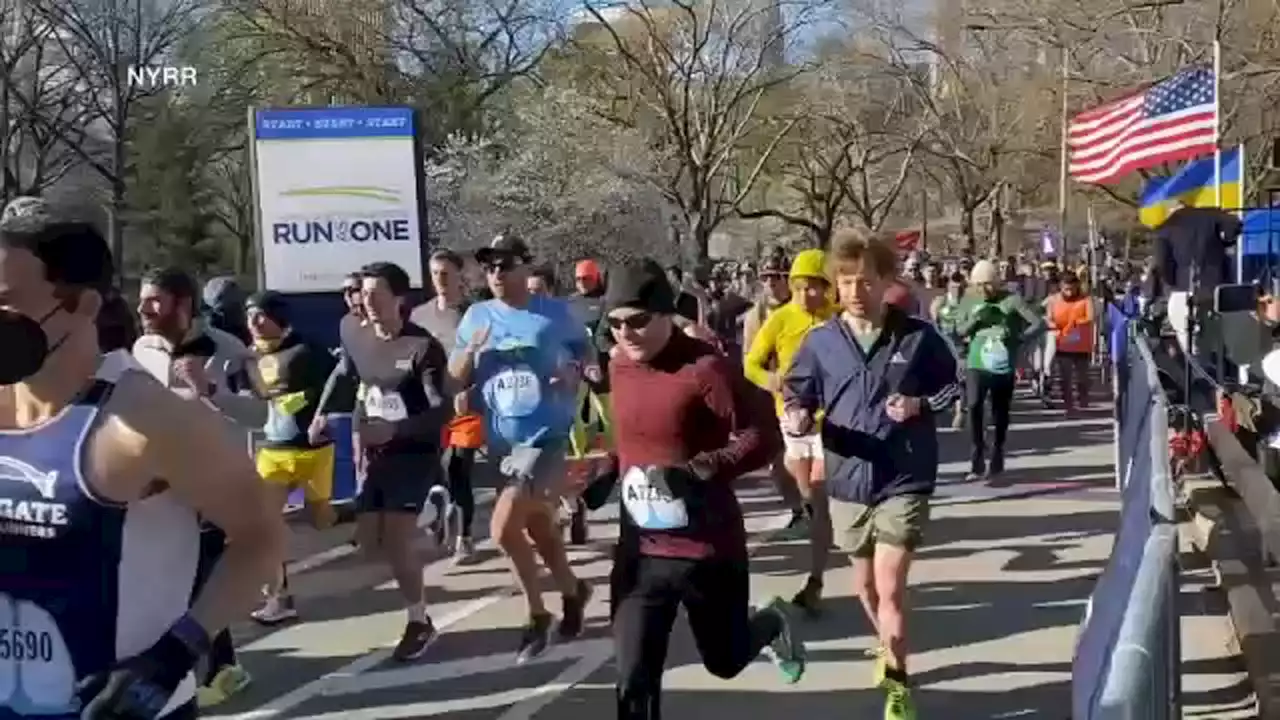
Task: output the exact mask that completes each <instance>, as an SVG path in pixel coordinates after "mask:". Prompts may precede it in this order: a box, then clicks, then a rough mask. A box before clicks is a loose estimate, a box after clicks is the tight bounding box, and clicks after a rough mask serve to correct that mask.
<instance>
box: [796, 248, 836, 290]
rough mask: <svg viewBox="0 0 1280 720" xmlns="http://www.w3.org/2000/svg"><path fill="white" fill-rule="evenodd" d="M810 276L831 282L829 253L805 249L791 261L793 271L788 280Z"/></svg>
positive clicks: (810, 277)
mask: <svg viewBox="0 0 1280 720" xmlns="http://www.w3.org/2000/svg"><path fill="white" fill-rule="evenodd" d="M800 278H809V279H813V280H822V281H824V282H827V283H830V282H831V279H830V278H828V277H827V254H826V253H825V252H823V251H821V250H805V251H804V252H802V253H800V254H799V255H796V259H795V260H792V261H791V273H790V274H789V275H788V276H787V279H788V280H798V279H800Z"/></svg>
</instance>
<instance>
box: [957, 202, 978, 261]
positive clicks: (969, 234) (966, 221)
mask: <svg viewBox="0 0 1280 720" xmlns="http://www.w3.org/2000/svg"><path fill="white" fill-rule="evenodd" d="M960 232H961V233H962V234H963V235H964V242H965V248H966V249H967V250H968V251H969V252H970V253H971V254H972V255H974V256H977V254H978V233H977V230H976V228H975V226H974V221H973V208H971V207H966V208H964V209H963V210H961V211H960Z"/></svg>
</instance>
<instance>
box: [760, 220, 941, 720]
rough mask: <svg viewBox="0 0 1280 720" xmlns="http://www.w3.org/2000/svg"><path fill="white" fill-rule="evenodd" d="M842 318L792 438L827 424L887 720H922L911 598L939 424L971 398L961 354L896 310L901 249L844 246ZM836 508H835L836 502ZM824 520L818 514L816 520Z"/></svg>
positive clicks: (813, 365)
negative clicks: (913, 666) (910, 662)
mask: <svg viewBox="0 0 1280 720" xmlns="http://www.w3.org/2000/svg"><path fill="white" fill-rule="evenodd" d="M832 246H833V247H832V252H831V253H830V255H829V258H830V261H831V262H832V264H833V268H832V271H833V275H834V277H835V281H836V291H837V294H838V297H839V301H840V305H841V308H842V312H841V313H840V315H839V316H837V317H835V318H833V319H831V320H829V321H827V322H826V323H825V324H823V325H821V326H819V327H817V328H815V329H813V330H811V331H810V332H809V335H808V336H807V337H806V338H805V340H804V343H803V344H802V345H801V347H800V349H799V351H798V352H797V354H796V356H795V359H794V360H793V361H792V364H791V367H790V369H789V370H788V372H787V376H786V379H785V380H784V383H783V402H784V408H785V409H784V418H783V423H784V427H783V430H784V432H787V433H789V434H793V435H803V434H805V433H810V432H812V431H813V425H814V424H815V422H818V418H821V421H820V422H821V433H822V443H823V446H824V450H825V462H826V472H827V478H826V493H814V495H815V496H823V497H825V498H829V504H830V507H829V508H828V510H829V512H830V517H831V520H832V524H833V526H834V527H833V529H834V530H835V534H834V537H835V539H836V542H837V543H838V544H840V545H841V547H842V549H844V550H846V551H847V552H849V553H851V554H852V555H853V559H854V563H853V565H854V573H855V577H856V580H855V582H856V583H857V592H858V595H859V597H860V599H861V601H862V606H863V609H864V610H865V611H866V613H867V617H868V618H869V619H870V620H871V623H872V626H873V627H875V628H876V631H877V635H878V636H879V648H880V649H879V650H878V651H877V653H876V656H877V662H876V678H875V681H876V684H877V685H878V686H880V687H881V688H883V689H884V690H885V692H886V694H887V697H886V701H885V712H884V717H885V720H915V717H916V713H915V706H914V703H913V701H912V698H911V694H910V690H909V683H908V677H907V666H906V659H907V649H906V642H905V641H906V632H905V628H904V623H905V617H904V607H903V605H904V595H905V590H906V581H907V570H908V569H909V567H910V565H911V556H912V553H913V552H914V551H915V549H916V548H917V546H918V545H919V543H920V539H921V535H922V532H923V530H924V525H925V523H926V522H927V521H928V517H929V497H930V496H931V495H932V494H933V491H934V486H935V484H936V482H937V471H938V430H937V421H936V415H937V414H938V413H943V412H946V411H947V410H948V409H949V408H950V407H951V406H952V405H953V404H954V403H955V401H956V399H957V398H958V397H959V395H960V388H959V384H958V382H957V380H958V368H957V365H956V358H955V354H954V353H952V351H951V349H950V347H949V346H948V345H947V341H946V340H944V339H943V337H942V335H941V334H939V332H938V330H937V329H936V328H935V327H934V326H933V325H932V324H931V323H929V322H928V321H927V320H924V319H921V318H915V317H911V316H909V315H907V314H906V313H905V312H903V311H901V310H899V309H897V308H894V307H892V306H889V305H886V303H885V302H884V297H885V290H886V289H887V288H888V287H889V285H890V284H891V283H892V282H893V281H894V277H895V275H896V267H895V264H896V257H895V252H894V245H893V243H892V241H891V240H886V239H883V238H878V239H868V238H866V237H865V236H863V235H862V234H860V233H856V232H849V233H841V234H839V235H837V236H836V238H835V239H834V241H833V243H832ZM824 501H825V500H824ZM814 514H815V516H818V513H817V512H815V513H814Z"/></svg>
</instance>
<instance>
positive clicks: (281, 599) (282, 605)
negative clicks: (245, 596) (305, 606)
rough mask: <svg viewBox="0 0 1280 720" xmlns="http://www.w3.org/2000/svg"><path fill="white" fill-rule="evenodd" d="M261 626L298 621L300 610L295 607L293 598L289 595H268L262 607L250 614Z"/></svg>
mask: <svg viewBox="0 0 1280 720" xmlns="http://www.w3.org/2000/svg"><path fill="white" fill-rule="evenodd" d="M249 617H251V618H253V619H254V621H256V622H257V623H258V624H259V625H279V624H280V623H283V622H288V621H290V620H296V619H297V618H298V610H297V609H296V608H295V607H294V606H293V598H292V597H290V596H289V595H268V596H267V599H266V600H265V601H263V603H262V607H260V608H258V609H257V610H254V611H253V612H251V613H249Z"/></svg>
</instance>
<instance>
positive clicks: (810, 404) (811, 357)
mask: <svg viewBox="0 0 1280 720" xmlns="http://www.w3.org/2000/svg"><path fill="white" fill-rule="evenodd" d="M958 377H959V369H958V367H957V362H956V357H955V355H954V354H953V353H952V351H951V348H950V347H949V346H948V345H947V342H946V340H944V339H943V337H942V335H941V334H939V332H938V330H937V329H936V328H935V327H934V326H933V325H932V324H931V323H929V322H927V321H925V320H922V319H920V318H915V317H909V316H907V315H905V314H903V313H902V312H900V311H896V310H891V311H890V312H889V314H888V315H886V316H885V323H884V329H883V330H882V331H881V333H880V338H879V339H878V340H876V343H875V345H874V346H872V348H871V351H870V352H869V353H868V352H864V351H863V350H862V348H861V347H860V346H859V345H858V343H857V341H856V340H854V338H853V335H852V333H850V332H849V330H848V328H847V326H846V325H845V324H844V322H843V321H842V320H841V319H840V318H839V317H836V318H833V319H832V320H829V321H827V322H826V323H825V324H823V325H821V326H819V327H817V328H814V329H813V330H812V331H810V332H809V334H808V335H807V336H806V337H805V339H804V342H803V343H802V344H801V346H800V349H799V350H798V351H797V352H796V356H795V358H794V359H793V360H792V363H791V367H790V368H789V369H788V370H787V375H786V379H785V380H784V382H783V388H782V392H783V401H784V403H785V404H786V406H787V407H801V408H804V409H806V410H810V411H818V410H822V411H824V413H825V417H824V418H823V421H822V443H823V447H824V449H825V451H826V454H825V458H824V459H825V461H826V473H827V482H826V486H827V492H828V494H829V495H830V496H831V497H833V498H835V499H837V500H844V501H847V502H856V503H861V504H864V505H874V504H876V503H879V502H881V501H882V500H884V499H885V498H888V497H892V496H894V495H908V494H923V495H930V494H932V493H933V490H934V486H935V485H936V484H937V480H938V462H939V458H938V427H937V424H936V422H935V419H934V418H935V414H936V413H938V412H941V411H944V410H947V409H949V408H950V407H951V406H952V405H953V404H954V403H955V401H956V399H957V398H958V397H959V396H960V385H959V382H958ZM895 393H897V394H901V395H905V396H907V397H916V398H920V399H921V400H922V401H924V402H925V405H924V407H922V409H921V412H920V413H919V414H918V415H916V416H915V417H913V418H911V419H909V420H907V421H906V422H903V423H896V422H894V421H892V420H890V419H889V416H888V415H887V414H886V413H885V401H886V400H888V398H889V396H890V395H893V394H895Z"/></svg>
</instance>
